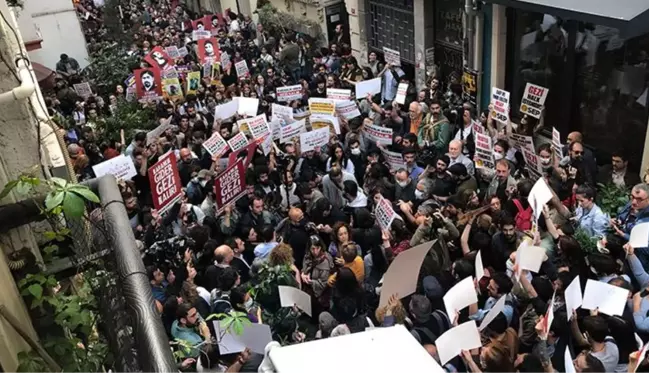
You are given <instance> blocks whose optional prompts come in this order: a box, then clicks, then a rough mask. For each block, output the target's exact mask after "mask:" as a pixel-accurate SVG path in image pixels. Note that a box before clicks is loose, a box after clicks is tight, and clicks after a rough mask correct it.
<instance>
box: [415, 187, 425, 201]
mask: <svg viewBox="0 0 649 373" xmlns="http://www.w3.org/2000/svg"><path fill="white" fill-rule="evenodd" d="M415 198H417V199H424V192H422V191H420V190H418V189H415Z"/></svg>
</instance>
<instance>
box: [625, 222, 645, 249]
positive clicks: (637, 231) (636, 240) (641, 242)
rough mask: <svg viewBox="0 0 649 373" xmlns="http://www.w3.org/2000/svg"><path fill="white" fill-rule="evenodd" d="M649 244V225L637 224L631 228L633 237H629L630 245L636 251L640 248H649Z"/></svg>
mask: <svg viewBox="0 0 649 373" xmlns="http://www.w3.org/2000/svg"><path fill="white" fill-rule="evenodd" d="M648 242H649V223H640V224H636V225H635V226H633V228H631V235H630V237H629V245H631V247H633V248H634V249H637V248H639V247H647V246H649V245H647V243H648Z"/></svg>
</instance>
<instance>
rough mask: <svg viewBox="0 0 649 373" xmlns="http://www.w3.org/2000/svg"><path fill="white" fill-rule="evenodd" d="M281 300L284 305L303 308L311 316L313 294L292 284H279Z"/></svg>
mask: <svg viewBox="0 0 649 373" xmlns="http://www.w3.org/2000/svg"><path fill="white" fill-rule="evenodd" d="M277 288H278V289H279V301H280V303H281V305H282V307H293V306H294V305H295V306H297V308H299V309H301V310H302V311H304V313H306V314H307V315H309V316H311V296H310V295H309V294H307V293H305V292H303V291H302V290H300V289H298V288H294V287H292V286H278V287H277Z"/></svg>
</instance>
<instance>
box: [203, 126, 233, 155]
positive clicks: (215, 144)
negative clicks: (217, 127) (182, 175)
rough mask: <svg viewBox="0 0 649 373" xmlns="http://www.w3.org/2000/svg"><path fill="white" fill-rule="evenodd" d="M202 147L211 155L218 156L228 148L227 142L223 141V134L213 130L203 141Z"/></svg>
mask: <svg viewBox="0 0 649 373" xmlns="http://www.w3.org/2000/svg"><path fill="white" fill-rule="evenodd" d="M203 147H204V148H205V150H207V152H208V153H210V154H211V155H212V156H216V157H217V158H220V157H221V156H222V155H223V154H225V152H227V151H228V149H230V147H229V145H228V142H227V141H225V139H224V138H223V136H221V134H220V133H218V132H214V134H212V137H210V138H209V139H207V140H205V141H204V142H203Z"/></svg>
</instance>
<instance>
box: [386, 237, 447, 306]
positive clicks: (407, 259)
mask: <svg viewBox="0 0 649 373" xmlns="http://www.w3.org/2000/svg"><path fill="white" fill-rule="evenodd" d="M436 242H437V240H435V241H428V242H426V243H423V244H421V245H418V246H415V247H413V248H410V249H408V250H406V251H404V252H402V253H400V254H399V255H397V257H396V258H394V260H393V261H392V263H390V266H389V267H388V270H387V271H386V272H385V275H383V287H382V288H381V298H380V299H379V307H382V306H385V305H386V304H388V300H389V299H390V297H391V296H392V295H394V294H397V295H398V297H399V299H401V298H404V297H407V296H408V295H410V294H412V293H414V292H415V291H416V290H417V280H418V278H419V271H418V270H416V271H413V268H421V263H422V262H423V261H424V257H425V256H426V254H428V252H429V251H430V249H431V247H432V246H433V245H434V244H435V243H436Z"/></svg>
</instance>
